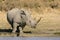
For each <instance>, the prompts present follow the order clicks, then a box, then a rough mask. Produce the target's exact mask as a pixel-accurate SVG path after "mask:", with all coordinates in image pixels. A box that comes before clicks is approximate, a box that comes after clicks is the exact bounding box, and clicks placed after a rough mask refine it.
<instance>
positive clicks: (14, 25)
mask: <svg viewBox="0 0 60 40" xmlns="http://www.w3.org/2000/svg"><path fill="white" fill-rule="evenodd" d="M17 26H18V24H17V23H13V31H12V32H13V33H15V32H16V30H17Z"/></svg>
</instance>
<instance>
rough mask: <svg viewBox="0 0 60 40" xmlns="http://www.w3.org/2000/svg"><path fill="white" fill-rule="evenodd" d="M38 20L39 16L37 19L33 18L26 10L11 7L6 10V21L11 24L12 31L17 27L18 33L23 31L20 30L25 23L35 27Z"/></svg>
mask: <svg viewBox="0 0 60 40" xmlns="http://www.w3.org/2000/svg"><path fill="white" fill-rule="evenodd" d="M40 20H41V18H39V20H38V21H36V20H34V19H33V18H32V17H31V14H30V13H29V12H28V11H26V10H22V9H18V8H13V9H11V10H9V11H8V12H7V21H8V22H9V24H10V25H11V27H12V30H13V31H12V32H13V33H15V32H16V30H17V27H18V29H19V30H20V33H21V32H23V31H22V30H23V29H24V27H25V26H26V25H29V26H31V27H32V28H36V25H37V23H38V22H39V21H40Z"/></svg>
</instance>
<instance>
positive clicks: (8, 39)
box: [0, 37, 60, 40]
mask: <svg viewBox="0 0 60 40" xmlns="http://www.w3.org/2000/svg"><path fill="white" fill-rule="evenodd" d="M0 40H60V37H0Z"/></svg>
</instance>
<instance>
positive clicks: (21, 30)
mask: <svg viewBox="0 0 60 40" xmlns="http://www.w3.org/2000/svg"><path fill="white" fill-rule="evenodd" d="M19 30H20V36H23V29H22V27H19Z"/></svg>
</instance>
